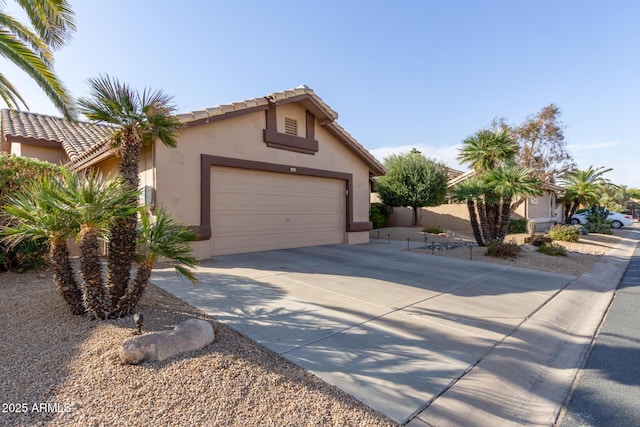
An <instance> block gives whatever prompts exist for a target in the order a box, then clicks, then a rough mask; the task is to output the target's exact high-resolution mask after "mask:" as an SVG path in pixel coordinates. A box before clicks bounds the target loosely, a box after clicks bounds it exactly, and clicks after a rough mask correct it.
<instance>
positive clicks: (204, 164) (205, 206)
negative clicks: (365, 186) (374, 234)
mask: <svg viewBox="0 0 640 427" xmlns="http://www.w3.org/2000/svg"><path fill="white" fill-rule="evenodd" d="M212 166H222V167H229V168H238V169H247V170H257V171H263V172H276V173H284V174H290V175H302V176H314V177H319V178H334V179H341V180H344V181H345V190H346V193H347V194H346V198H347V200H346V215H345V225H346V231H347V232H354V231H368V230H371V229H372V228H373V224H372V223H371V222H369V221H363V222H353V175H352V174H350V173H344V172H335V171H329V170H323V169H312V168H305V167H298V166H290V165H281V164H276V163H266V162H257V161H253V160H242V159H234V158H231V157H220V156H212V155H209V154H200V225H199V226H197V227H195V229H196V232H197V234H198V240H209V239H210V238H211V167H212Z"/></svg>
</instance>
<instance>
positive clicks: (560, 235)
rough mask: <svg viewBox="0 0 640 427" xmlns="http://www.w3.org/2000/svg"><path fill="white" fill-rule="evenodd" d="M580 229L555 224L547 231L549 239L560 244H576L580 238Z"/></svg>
mask: <svg viewBox="0 0 640 427" xmlns="http://www.w3.org/2000/svg"><path fill="white" fill-rule="evenodd" d="M580 228H582V227H575V226H572V225H564V224H557V225H554V226H553V227H551V228H550V229H549V233H548V234H549V237H551V239H553V240H560V241H562V242H577V241H578V238H579V237H580Z"/></svg>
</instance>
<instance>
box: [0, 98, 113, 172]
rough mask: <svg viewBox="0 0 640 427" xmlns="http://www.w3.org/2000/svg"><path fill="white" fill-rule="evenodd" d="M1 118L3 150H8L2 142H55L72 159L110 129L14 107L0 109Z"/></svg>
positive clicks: (100, 138)
mask: <svg viewBox="0 0 640 427" xmlns="http://www.w3.org/2000/svg"><path fill="white" fill-rule="evenodd" d="M1 119H2V142H3V147H2V148H3V150H5V151H9V150H8V147H5V146H4V144H5V142H6V143H9V142H20V143H32V144H37V145H49V146H56V145H58V146H61V147H62V148H63V149H64V151H65V152H66V153H67V156H68V157H69V159H70V160H71V161H72V162H75V161H76V160H78V159H79V158H80V157H81V156H82V155H83V154H85V153H86V152H87V151H90V150H91V149H92V148H93V147H95V146H96V145H100V144H101V143H103V142H104V141H105V140H106V139H107V137H108V135H109V131H110V128H109V126H104V125H96V124H92V123H87V122H70V121H68V120H65V119H63V118H60V117H53V116H47V115H44V114H36V113H29V112H25V111H17V110H6V109H5V110H2V111H1Z"/></svg>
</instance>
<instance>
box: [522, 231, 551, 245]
mask: <svg viewBox="0 0 640 427" xmlns="http://www.w3.org/2000/svg"><path fill="white" fill-rule="evenodd" d="M524 242H525V243H527V244H529V245H533V246H536V247H540V246H543V245H548V244H549V243H551V242H553V239H551V237H549V236H546V235H544V234H534V235H533V236H527V237H525V239H524Z"/></svg>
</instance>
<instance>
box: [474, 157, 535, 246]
mask: <svg viewBox="0 0 640 427" xmlns="http://www.w3.org/2000/svg"><path fill="white" fill-rule="evenodd" d="M484 181H485V183H486V185H487V187H488V188H490V191H491V193H493V194H495V195H497V196H498V197H499V198H500V215H499V221H498V227H497V230H496V234H495V236H493V237H494V240H498V241H503V240H504V238H505V236H506V235H507V231H508V229H509V219H510V218H511V211H512V208H513V206H512V203H513V201H514V200H516V201H517V200H521V199H525V198H529V197H534V196H539V195H541V194H542V190H541V189H540V180H538V179H537V178H536V176H535V171H534V170H533V169H526V168H525V169H523V168H521V167H519V166H517V165H516V164H513V163H510V164H505V165H502V166H501V167H499V168H497V169H493V170H490V171H488V172H487V173H486V174H485V176H484Z"/></svg>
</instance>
